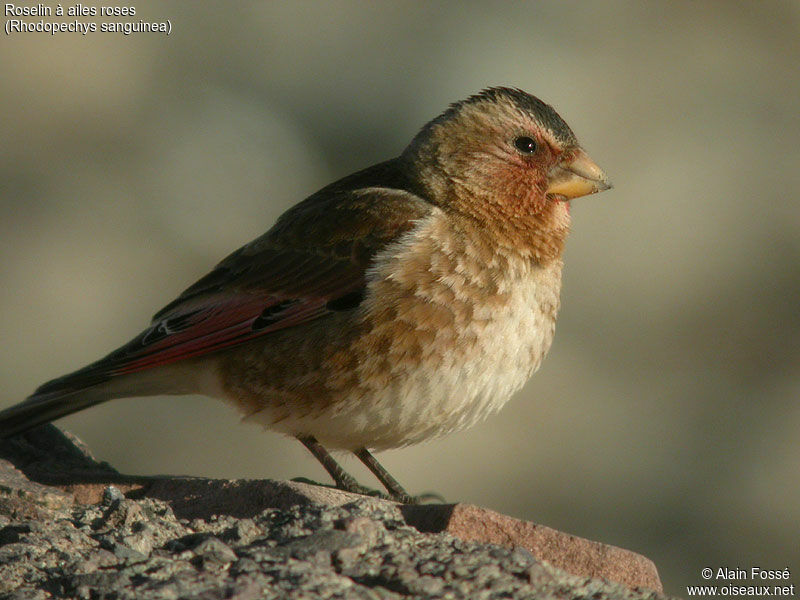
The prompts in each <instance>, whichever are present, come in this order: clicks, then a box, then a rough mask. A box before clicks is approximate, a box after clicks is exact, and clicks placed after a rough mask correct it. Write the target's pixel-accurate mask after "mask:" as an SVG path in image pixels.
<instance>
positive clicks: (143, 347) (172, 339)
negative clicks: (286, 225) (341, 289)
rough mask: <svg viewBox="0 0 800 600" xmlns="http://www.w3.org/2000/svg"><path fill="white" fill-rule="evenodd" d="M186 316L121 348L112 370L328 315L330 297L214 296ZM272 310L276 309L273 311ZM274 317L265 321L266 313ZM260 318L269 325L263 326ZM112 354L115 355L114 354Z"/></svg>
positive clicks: (121, 370) (202, 351)
mask: <svg viewBox="0 0 800 600" xmlns="http://www.w3.org/2000/svg"><path fill="white" fill-rule="evenodd" d="M208 301H209V302H208V304H206V305H205V306H203V307H197V306H196V305H195V306H194V307H193V308H192V309H191V311H190V312H187V313H185V314H183V315H182V314H180V313H177V314H175V313H173V315H172V316H170V317H169V318H166V319H164V320H162V321H160V322H158V323H156V324H154V325H153V326H152V327H150V328H149V329H148V330H146V331H145V332H143V333H142V334H141V335H140V336H138V337H137V338H136V339H134V340H132V341H131V342H130V343H129V344H126V345H125V346H124V347H123V348H120V350H119V351H118V352H119V354H117V353H114V354H116V355H117V356H115V357H114V358H115V359H116V360H114V361H113V362H114V363H116V364H114V366H113V367H112V370H111V374H113V375H122V374H124V373H134V372H136V371H141V370H143V369H148V368H151V367H155V366H158V365H163V364H167V363H171V362H174V361H177V360H182V359H185V358H190V357H193V356H200V355H202V354H206V353H209V352H214V351H216V350H220V349H222V348H226V347H228V346H233V345H235V344H241V343H243V342H247V341H249V340H252V339H255V338H257V337H260V336H262V335H265V334H267V333H270V332H272V331H276V330H278V329H284V328H286V327H291V326H293V325H299V324H300V323H304V322H306V321H309V320H311V319H315V318H317V317H320V316H322V315H323V314H325V313H327V312H328V310H327V309H326V308H325V305H326V303H327V299H326V298H307V299H298V300H284V301H281V299H280V298H276V297H275V296H261V297H258V296H244V295H242V296H236V297H231V298H227V299H226V298H209V299H208ZM271 311H272V312H271ZM265 314H266V315H269V317H268V319H264V318H263V317H262V316H263V315H265ZM259 319H261V320H262V321H264V325H263V326H262V325H259V323H258V322H259ZM109 358H110V357H109Z"/></svg>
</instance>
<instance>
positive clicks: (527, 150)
mask: <svg viewBox="0 0 800 600" xmlns="http://www.w3.org/2000/svg"><path fill="white" fill-rule="evenodd" d="M514 146H516V148H517V150H519V151H520V152H522V153H523V154H533V153H534V152H536V140H534V139H533V138H529V137H527V136H522V137H518V138H517V139H515V140H514Z"/></svg>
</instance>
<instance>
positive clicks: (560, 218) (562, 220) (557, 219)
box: [553, 201, 571, 229]
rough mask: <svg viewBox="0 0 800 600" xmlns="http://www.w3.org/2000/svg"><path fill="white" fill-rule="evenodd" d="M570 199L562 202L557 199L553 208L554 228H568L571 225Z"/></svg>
mask: <svg viewBox="0 0 800 600" xmlns="http://www.w3.org/2000/svg"><path fill="white" fill-rule="evenodd" d="M569 209H570V206H569V201H566V202H560V201H556V203H555V207H554V209H553V224H554V229H566V228H567V227H569V225H570V222H571V218H570V215H569Z"/></svg>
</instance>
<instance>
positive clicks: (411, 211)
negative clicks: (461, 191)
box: [36, 187, 432, 394]
mask: <svg viewBox="0 0 800 600" xmlns="http://www.w3.org/2000/svg"><path fill="white" fill-rule="evenodd" d="M322 192H325V190H322ZM322 192H319V193H318V194H315V195H313V196H311V197H309V198H308V199H307V200H305V201H303V202H301V203H300V204H298V205H296V206H295V207H293V208H292V209H290V210H289V211H287V212H286V213H285V214H284V215H283V216H282V217H281V218H280V219H279V220H278V222H277V223H276V224H275V226H274V227H273V228H272V229H271V230H270V231H268V232H267V233H266V234H264V235H263V236H261V237H260V238H258V239H256V240H254V241H253V242H251V243H250V244H247V245H246V246H244V247H242V248H240V249H239V250H237V251H236V252H234V253H233V254H231V255H230V256H229V257H228V258H226V259H225V260H223V261H222V262H221V263H220V264H219V265H217V266H216V267H215V268H214V270H213V271H211V272H210V273H209V274H208V275H206V276H205V277H203V278H202V279H200V280H199V281H198V282H197V283H195V284H194V285H192V286H191V287H189V288H188V289H187V290H186V291H184V292H183V293H182V294H181V295H180V296H179V297H178V298H177V299H176V300H175V301H173V302H172V303H170V304H168V305H167V306H166V307H164V308H163V309H162V310H161V311H159V312H158V313H156V315H155V317H154V318H153V322H152V323H151V325H150V327H149V328H148V329H146V330H145V331H143V332H142V333H141V334H139V335H138V336H137V337H136V338H134V339H133V340H131V341H130V342H129V343H127V344H126V345H124V346H122V347H121V348H119V349H117V350H115V351H114V352H112V353H111V354H109V355H108V356H106V357H105V358H103V359H101V360H100V361H98V362H96V363H93V364H92V365H89V366H88V367H86V368H85V369H81V370H80V371H77V372H75V373H73V374H71V375H67V376H65V377H63V378H60V379H56V380H54V381H52V382H49V383H47V384H45V385H44V386H42V387H41V388H39V390H37V392H36V393H37V394H39V393H45V392H49V391H52V390H59V389H62V390H63V389H64V387H65V386H66V387H68V388H71V389H76V388H82V387H86V386H89V385H94V384H95V383H99V382H100V381H105V380H107V379H108V378H110V377H113V376H116V375H123V374H127V373H135V372H137V371H142V370H145V369H149V368H152V367H156V366H159V365H165V364H168V363H172V362H175V361H178V360H182V359H185V358H190V357H196V356H200V355H203V354H207V353H210V352H214V351H217V350H220V349H223V348H227V347H231V346H235V345H238V344H242V343H244V342H248V341H250V340H253V339H255V338H258V337H261V336H264V335H268V334H269V333H271V332H273V331H277V330H279V329H285V328H287V327H293V326H296V325H299V324H301V323H305V322H308V321H310V320H312V319H318V318H322V317H324V316H325V315H328V314H331V313H333V312H337V311H341V310H348V309H352V308H355V307H356V306H358V304H359V303H360V301H361V299H362V297H363V295H364V289H365V285H366V281H365V272H366V269H367V268H368V267H369V265H370V263H371V261H372V258H373V257H374V255H375V254H376V253H377V252H378V251H380V250H381V249H382V248H384V247H385V246H386V245H387V244H388V243H390V242H391V241H393V240H395V239H397V238H398V237H399V236H400V235H402V234H403V233H404V232H406V231H408V230H409V229H410V228H411V227H412V226H413V224H414V222H415V221H416V220H418V219H420V218H423V217H424V216H426V215H427V214H429V212H430V211H431V210H432V207H431V205H430V204H429V203H427V202H426V201H424V200H422V199H420V198H419V197H417V196H415V195H413V194H411V193H409V192H406V191H403V190H400V189H393V188H381V187H369V188H359V189H354V190H353V189H351V190H340V191H334V192H332V193H331V192H328V193H322Z"/></svg>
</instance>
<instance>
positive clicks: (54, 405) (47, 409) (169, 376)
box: [0, 361, 194, 439]
mask: <svg viewBox="0 0 800 600" xmlns="http://www.w3.org/2000/svg"><path fill="white" fill-rule="evenodd" d="M180 375H181V373H180V372H178V371H177V369H165V368H161V369H153V370H150V371H143V372H140V373H133V374H129V375H118V376H117V375H109V374H108V371H107V369H106V368H105V364H104V361H98V362H97V363H94V364H91V365H89V366H88V367H84V368H83V369H80V370H78V371H75V372H74V373H70V374H69V375H64V376H63V377H59V378H58V379H54V380H52V381H49V382H47V383H45V384H44V385H42V386H40V387H39V388H38V389H37V390H36V391H35V392H34V393H33V394H32V395H31V396H29V397H28V398H27V399H25V400H24V401H23V402H20V403H19V404H16V405H14V406H11V407H9V408H7V409H5V410H3V411H0V439H2V438H7V437H11V436H13V435H16V434H18V433H22V432H24V431H27V430H28V429H31V428H33V427H36V426H38V425H42V424H44V423H49V422H50V421H54V420H55V419H58V418H60V417H64V416H67V415H70V414H72V413H76V412H78V411H81V410H83V409H85V408H89V407H90V406H94V405H96V404H101V403H103V402H107V401H108V400H113V399H115V398H127V397H131V396H153V395H159V394H181V393H189V392H192V391H194V390H193V389H191V388H190V387H187V386H186V385H181V383H182V382H181V379H183V378H182V377H180Z"/></svg>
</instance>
